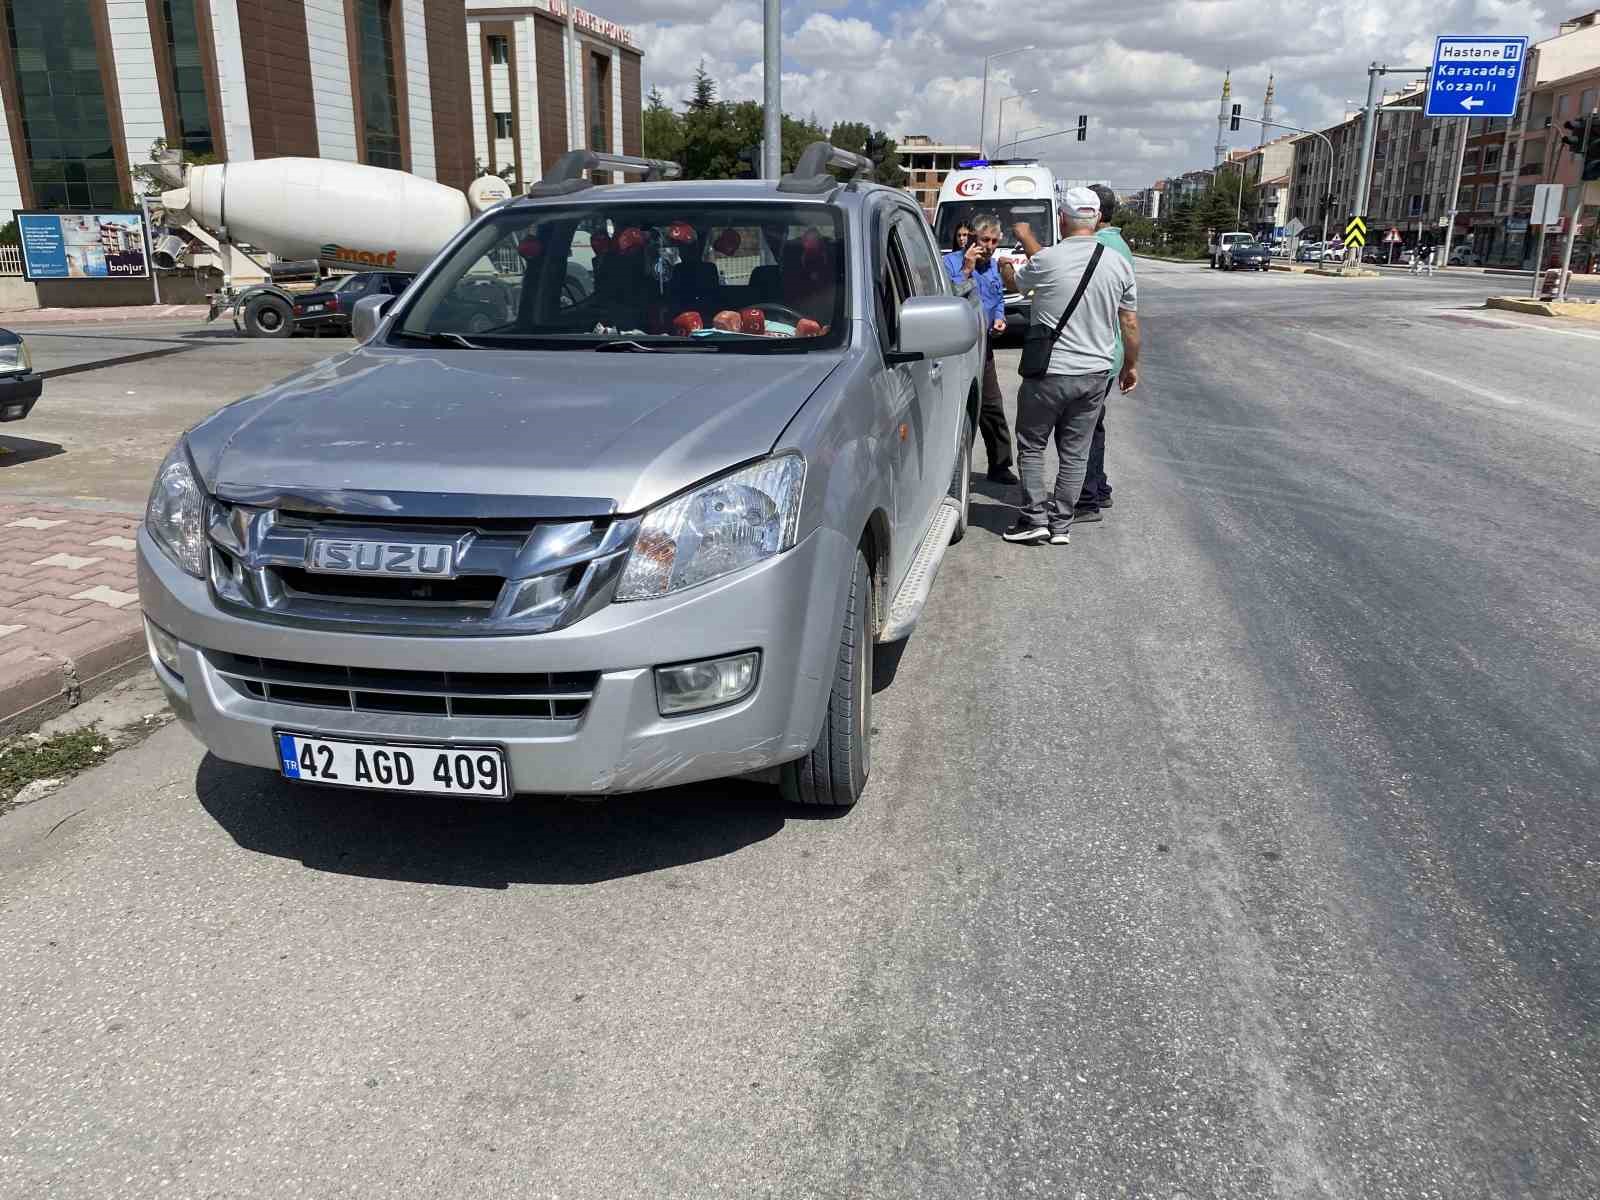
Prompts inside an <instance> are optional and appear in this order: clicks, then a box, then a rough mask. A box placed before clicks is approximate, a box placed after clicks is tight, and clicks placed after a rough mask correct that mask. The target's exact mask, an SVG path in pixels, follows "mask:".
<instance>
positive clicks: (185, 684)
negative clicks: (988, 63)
mask: <svg viewBox="0 0 1600 1200" xmlns="http://www.w3.org/2000/svg"><path fill="white" fill-rule="evenodd" d="M869 167H870V163H869V162H868V161H867V160H865V159H863V158H860V157H859V156H855V155H849V154H845V153H842V152H840V151H837V150H834V149H833V148H832V147H831V146H829V145H827V144H826V143H817V144H816V145H814V146H812V147H810V148H809V149H808V150H807V151H806V153H805V154H804V155H803V156H802V158H801V160H800V163H799V165H798V167H797V169H796V171H795V173H793V174H791V175H787V176H785V177H784V178H783V179H782V180H769V181H706V182H678V181H674V180H673V178H672V177H673V176H674V175H675V174H677V170H676V167H675V166H674V165H673V164H670V163H662V162H657V161H653V160H645V159H633V158H624V157H621V156H609V155H597V154H594V153H592V152H585V151H577V152H574V153H573V154H569V155H568V156H566V158H564V159H563V160H562V161H561V162H559V163H558V164H557V165H556V167H555V168H554V169H553V171H552V173H551V174H550V175H549V176H548V177H547V178H546V179H545V180H543V181H542V182H540V183H539V184H536V185H534V186H533V187H532V188H531V189H529V194H528V195H527V196H525V197H518V198H516V199H513V200H509V201H506V202H504V203H502V204H500V205H498V206H497V207H495V208H492V209H490V210H489V211H487V212H486V213H484V214H483V215H482V216H480V217H479V218H478V219H477V220H475V221H474V222H472V223H471V224H470V225H468V226H467V227H466V228H465V229H464V230H462V232H461V233H460V234H459V235H458V236H457V237H456V238H455V239H454V240H453V241H452V242H451V243H450V244H449V245H448V246H446V247H445V248H444V250H442V251H441V252H440V254H439V256H438V257H437V258H436V259H435V260H434V262H433V263H432V264H431V265H430V266H429V267H428V268H427V269H426V270H425V271H424V272H423V273H422V274H421V275H419V276H418V278H417V280H416V282H415V283H414V284H413V286H412V287H411V288H409V289H408V290H407V291H406V293H405V295H404V296H402V297H398V298H396V297H392V296H382V297H369V298H367V299H365V300H363V301H361V302H359V303H358V304H357V306H356V311H355V314H354V325H355V333H356V336H357V338H358V340H359V341H360V343H361V344H360V345H358V346H357V347H356V348H355V349H354V350H352V351H350V352H348V353H345V354H341V355H338V356H336V357H334V358H332V359H329V360H327V361H326V362H323V363H321V364H318V365H316V366H313V367H311V368H309V369H307V370H305V371H302V372H301V373H299V374H297V375H295V376H292V377H291V378H289V379H287V380H285V381H283V382H282V383H280V384H278V385H276V386H274V387H272V388H270V389H268V390H266V391H264V392H262V393H260V394H258V395H254V396H251V397H248V398H246V399H243V400H240V401H237V402H236V403H233V404H230V405H228V406H227V407H225V408H222V409H221V410H220V411H218V412H217V413H215V414H213V415H212V416H210V417H209V418H207V419H206V420H204V421H202V422H201V423H200V424H199V425H197V426H195V427H194V428H193V429H191V430H189V431H188V432H187V433H186V434H185V435H184V436H183V437H182V438H181V439H180V440H179V442H178V444H177V445H176V446H175V447H174V448H173V450H172V453H171V455H170V457H169V458H168V459H167V460H166V462H165V463H164V464H163V465H162V467H161V469H160V472H159V474H158V476H157V478H156V481H155V484H154V487H153V489H152V492H151V496H150V503H149V507H148V512H147V516H146V520H145V524H144V527H143V529H142V531H141V533H140V536H139V555H138V557H139V586H140V595H141V599H142V601H143V606H144V614H145V619H146V629H147V632H148V640H149V647H150V655H151V659H152V662H153V664H154V669H155V672H156V674H157V676H158V677H159V678H160V680H161V683H162V684H163V686H164V687H165V689H166V692H167V695H168V697H169V699H170V701H171V703H172V706H173V708H174V709H175V710H176V711H177V713H178V714H179V716H180V717H181V718H182V719H183V720H184V721H185V722H186V723H187V724H188V725H189V726H190V728H191V729H193V730H194V732H195V733H196V734H197V735H198V736H199V738H200V739H201V740H202V741H203V742H204V743H205V744H206V745H207V746H208V747H209V748H210V749H211V751H212V752H213V753H215V754H216V755H217V756H218V757H219V758H223V759H227V760H230V761H233V762H239V763H248V764H253V765H255V766H258V767H263V768H267V769H271V770H274V771H277V772H279V773H281V774H282V775H284V776H286V777H288V778H290V779H298V780H302V781H308V782H314V783H317V784H322V785H328V786H338V787H357V788H374V789H383V790H403V791H415V792H428V793H437V794H443V795H451V796H479V797H506V796H509V795H511V794H513V793H517V792H544V793H610V792H619V791H631V790H642V789H648V788H658V787H664V786H667V785H673V784H682V783H687V782H691V781H696V780H704V779H709V778H714V777H719V776H736V775H737V776H754V777H756V778H765V779H768V780H770V781H772V782H777V783H779V784H780V785H781V786H782V788H783V790H784V793H785V794H786V795H787V796H788V797H789V798H790V799H792V800H795V801H799V802H803V803H808V804H816V805H831V806H841V807H842V806H849V805H851V804H853V803H855V801H856V800H857V798H858V797H859V796H860V795H861V792H862V788H863V787H864V786H865V784H866V780H867V774H868V769H869V765H870V749H871V742H870V738H869V728H870V722H871V715H870V709H871V702H872V681H873V675H874V647H875V645H876V644H881V643H884V642H889V641H895V640H898V639H902V638H904V637H905V636H906V635H907V634H908V633H909V632H910V630H911V628H912V626H913V625H914V624H915V622H916V620H917V617H918V615H919V613H920V612H921V610H922V607H923V604H924V602H925V601H926V599H927V596H928V592H929V588H930V587H931V585H932V583H933V579H934V575H935V573H936V571H937V569H938V566H939V563H940V560H941V558H942V556H943V554H944V552H945V549H946V547H947V546H948V545H949V544H950V543H951V542H953V541H955V540H957V539H959V538H960V536H961V535H962V533H963V531H964V530H965V527H966V520H967V504H968V479H969V475H970V465H971V464H970V456H971V446H972V437H973V429H974V426H975V422H976V417H977V411H978V382H977V380H978V378H979V375H980V372H981V369H982V367H981V364H982V352H983V350H982V345H981V341H982V336H983V334H982V330H981V326H980V322H979V320H978V318H977V315H976V311H975V309H974V307H973V306H972V305H970V304H969V303H968V302H967V301H965V300H963V299H961V298H959V297H957V296H955V295H953V294H952V292H951V285H950V284H949V282H948V281H947V279H946V276H945V273H944V271H943V270H942V269H941V265H940V261H939V256H938V253H937V250H936V247H935V245H934V242H933V238H932V235H931V233H930V231H929V229H928V226H927V222H926V220H925V219H924V217H923V215H922V214H921V212H920V211H918V209H917V207H916V205H915V203H914V202H913V201H912V199H911V198H910V197H909V196H907V195H906V194H905V193H904V192H900V191H897V190H894V189H890V188H886V187H880V186H877V185H874V184H872V183H868V182H864V181H862V180H860V179H858V178H857V176H858V175H859V173H860V172H862V171H863V170H864V169H867V168H869ZM596 170H604V171H608V172H611V173H613V175H614V176H620V174H621V173H635V174H643V176H644V180H643V181H642V182H638V183H628V184H622V183H620V182H616V183H610V184H605V185H598V184H596V183H595V182H594V181H593V180H592V179H591V178H589V176H590V175H591V174H592V173H593V172H594V171H596ZM830 170H839V171H840V172H841V173H842V176H843V177H842V178H839V177H835V176H834V175H833V174H830Z"/></svg>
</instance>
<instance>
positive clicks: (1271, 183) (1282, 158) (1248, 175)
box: [1243, 134, 1295, 236]
mask: <svg viewBox="0 0 1600 1200" xmlns="http://www.w3.org/2000/svg"><path fill="white" fill-rule="evenodd" d="M1294 139H1295V135H1294V134H1285V135H1284V136H1283V137H1277V138H1273V139H1272V140H1271V141H1270V142H1263V143H1262V144H1261V145H1259V146H1257V147H1256V148H1255V149H1254V150H1248V151H1245V153H1244V159H1243V161H1244V183H1245V187H1246V188H1247V189H1250V188H1253V189H1255V203H1254V205H1253V206H1252V207H1251V208H1250V209H1248V210H1247V211H1246V213H1245V218H1244V225H1245V228H1247V229H1250V230H1252V231H1254V232H1255V233H1257V234H1265V235H1268V236H1270V235H1272V234H1273V233H1275V232H1276V231H1277V230H1279V229H1281V228H1283V226H1284V225H1286V224H1288V222H1289V215H1288V214H1289V195H1290V181H1291V180H1292V178H1293V173H1294Z"/></svg>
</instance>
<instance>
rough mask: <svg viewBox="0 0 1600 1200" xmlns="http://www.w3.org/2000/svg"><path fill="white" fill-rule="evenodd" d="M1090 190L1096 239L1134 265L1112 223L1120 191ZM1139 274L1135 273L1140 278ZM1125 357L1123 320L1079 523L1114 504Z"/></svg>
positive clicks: (1092, 446)
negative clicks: (1096, 213) (1109, 418)
mask: <svg viewBox="0 0 1600 1200" xmlns="http://www.w3.org/2000/svg"><path fill="white" fill-rule="evenodd" d="M1089 190H1090V191H1092V192H1093V193H1094V194H1095V195H1096V196H1098V197H1100V227H1099V228H1098V229H1096V230H1095V234H1094V240H1095V241H1097V242H1099V243H1100V244H1101V245H1102V246H1104V247H1105V248H1106V249H1107V250H1114V251H1116V252H1117V253H1118V254H1120V255H1122V257H1123V258H1125V259H1127V260H1128V266H1129V267H1130V268H1132V267H1133V251H1132V250H1131V249H1129V247H1128V243H1127V242H1125V241H1124V240H1123V238H1122V230H1121V229H1119V228H1118V227H1117V226H1115V225H1113V224H1112V223H1111V222H1112V220H1113V218H1114V217H1115V215H1116V211H1117V194H1116V193H1115V192H1114V191H1112V190H1111V189H1110V188H1109V187H1107V186H1106V185H1105V184H1103V183H1097V184H1095V185H1094V186H1093V187H1091V188H1090V189H1089ZM1137 274H1138V273H1137V272H1135V277H1136V278H1137ZM1122 356H1123V346H1122V327H1121V325H1120V323H1119V324H1118V326H1117V352H1116V354H1115V355H1113V356H1112V363H1111V378H1112V382H1111V383H1110V384H1108V385H1107V390H1106V400H1105V403H1104V404H1102V405H1101V407H1100V419H1099V420H1098V421H1096V422H1095V426H1094V437H1093V438H1092V439H1091V440H1090V442H1089V464H1088V467H1087V469H1086V470H1085V472H1084V476H1083V491H1082V492H1081V493H1080V494H1079V496H1078V504H1077V507H1076V508H1075V509H1074V510H1073V519H1074V520H1075V521H1078V522H1083V521H1099V520H1102V519H1103V517H1102V514H1101V511H1100V510H1101V509H1105V508H1110V507H1111V480H1110V479H1108V478H1107V477H1106V408H1107V407H1109V406H1110V402H1111V391H1112V389H1114V388H1115V386H1116V383H1115V381H1116V378H1117V376H1118V375H1120V374H1121V373H1122Z"/></svg>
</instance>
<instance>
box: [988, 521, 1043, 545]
mask: <svg viewBox="0 0 1600 1200" xmlns="http://www.w3.org/2000/svg"><path fill="white" fill-rule="evenodd" d="M1000 536H1001V537H1003V538H1005V540H1006V541H1008V542H1017V543H1019V544H1023V545H1026V544H1029V543H1032V542H1042V541H1044V540H1046V539H1047V538H1048V537H1049V536H1050V531H1049V530H1048V529H1046V528H1045V527H1044V526H1043V525H1025V524H1023V523H1022V522H1021V521H1018V522H1017V523H1016V524H1015V525H1013V526H1012V527H1011V528H1010V529H1008V530H1006V531H1005V532H1004V533H1002V534H1001V535H1000Z"/></svg>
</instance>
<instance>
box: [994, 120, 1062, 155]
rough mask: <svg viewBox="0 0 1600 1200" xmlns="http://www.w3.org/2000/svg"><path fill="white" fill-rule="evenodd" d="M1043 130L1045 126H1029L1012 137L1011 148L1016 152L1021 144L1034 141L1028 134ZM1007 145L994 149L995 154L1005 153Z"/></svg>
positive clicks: (1002, 143) (1000, 145)
mask: <svg viewBox="0 0 1600 1200" xmlns="http://www.w3.org/2000/svg"><path fill="white" fill-rule="evenodd" d="M1043 128H1045V127H1044V126H1043V125H1029V126H1028V127H1027V128H1026V129H1024V130H1022V131H1021V132H1019V133H1017V134H1015V135H1014V136H1013V137H1012V139H1011V142H1010V146H1011V148H1012V149H1013V150H1015V149H1016V148H1017V146H1018V144H1019V143H1021V142H1028V141H1032V140H1033V139H1032V138H1030V137H1028V134H1030V133H1032V132H1033V131H1034V130H1035V129H1043ZM1062 132H1065V130H1063V131H1062ZM1006 145H1007V143H1005V142H1001V143H999V144H998V145H996V146H995V148H994V150H995V153H996V154H999V153H1001V152H1002V151H1004V150H1005V148H1006Z"/></svg>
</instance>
